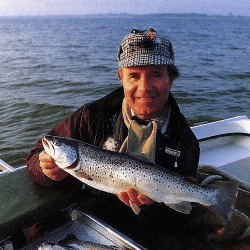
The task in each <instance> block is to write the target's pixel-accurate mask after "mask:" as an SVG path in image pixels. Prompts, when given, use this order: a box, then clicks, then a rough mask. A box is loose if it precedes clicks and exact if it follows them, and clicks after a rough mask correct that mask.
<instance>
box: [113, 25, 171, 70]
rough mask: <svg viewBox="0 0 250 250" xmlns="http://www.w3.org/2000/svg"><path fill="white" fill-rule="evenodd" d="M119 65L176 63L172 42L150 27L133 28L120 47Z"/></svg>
mask: <svg viewBox="0 0 250 250" xmlns="http://www.w3.org/2000/svg"><path fill="white" fill-rule="evenodd" d="M117 58H118V66H119V67H131V66H145V65H168V64H174V51H173V46H172V43H171V42H170V41H169V40H168V39H167V38H165V37H163V36H159V35H158V33H157V32H156V31H155V30H154V29H153V28H150V29H149V30H143V31H140V30H136V29H134V30H132V31H131V33H130V34H129V35H128V36H126V37H125V38H124V39H123V41H122V42H121V44H120V46H119V49H118V55H117Z"/></svg>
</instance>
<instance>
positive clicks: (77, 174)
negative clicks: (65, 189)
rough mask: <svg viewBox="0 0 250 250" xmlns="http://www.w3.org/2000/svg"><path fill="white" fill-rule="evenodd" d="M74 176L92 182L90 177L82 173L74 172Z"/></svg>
mask: <svg viewBox="0 0 250 250" xmlns="http://www.w3.org/2000/svg"><path fill="white" fill-rule="evenodd" d="M75 175H76V176H77V177H78V178H84V179H87V180H89V181H93V179H92V178H91V177H90V176H88V175H87V174H85V173H84V172H75Z"/></svg>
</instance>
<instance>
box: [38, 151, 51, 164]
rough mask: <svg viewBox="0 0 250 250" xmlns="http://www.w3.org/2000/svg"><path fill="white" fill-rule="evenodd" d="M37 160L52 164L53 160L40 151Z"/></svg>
mask: <svg viewBox="0 0 250 250" xmlns="http://www.w3.org/2000/svg"><path fill="white" fill-rule="evenodd" d="M39 160H40V161H47V162H54V160H53V158H52V157H51V156H50V155H48V154H47V153H46V152H45V151H42V152H41V153H40V154H39Z"/></svg>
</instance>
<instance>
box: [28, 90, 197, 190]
mask: <svg viewBox="0 0 250 250" xmlns="http://www.w3.org/2000/svg"><path fill="white" fill-rule="evenodd" d="M123 98H124V94H123V88H122V87H120V88H118V89H117V90H115V91H114V92H112V93H110V94H108V95H107V96H105V97H103V98H101V99H100V100H97V101H94V102H91V103H88V104H85V105H83V106H82V107H81V108H79V109H78V110H76V111H75V112H74V113H73V114H72V115H70V116H69V117H68V118H66V119H65V120H63V121H62V122H61V123H60V124H59V125H57V126H56V127H55V128H54V129H53V130H52V131H50V132H49V134H51V135H56V136H63V137H68V138H73V139H77V140H80V141H84V142H87V143H90V144H93V145H96V146H98V147H102V145H103V143H104V142H105V140H106V139H107V137H109V136H112V133H113V126H114V123H115V121H116V119H117V117H118V114H119V113H120V112H121V108H122V101H123ZM169 104H170V106H171V113H170V121H169V126H168V129H167V131H166V132H165V134H164V135H163V134H162V133H161V132H158V134H157V151H156V163H157V164H159V165H161V166H162V167H164V168H167V169H169V170H172V171H175V172H177V173H179V174H182V175H185V176H195V173H196V170H197V167H198V161H199V143H198V140H197V139H196V137H195V135H194V134H193V132H192V131H191V129H190V127H189V126H188V125H187V121H186V119H185V118H184V116H183V115H182V114H181V113H180V110H179V107H178V105H177V103H176V101H175V100H174V98H173V96H172V95H171V93H170V95H169ZM126 137H127V127H126V125H125V124H124V122H123V120H122V121H121V124H120V133H119V141H118V149H119V147H120V146H121V145H122V143H123V141H124V139H125V138H126ZM42 151H43V146H42V142H41V139H40V140H39V141H38V142H37V144H36V146H35V148H34V149H33V150H32V151H31V152H30V154H29V155H28V157H27V167H28V172H29V174H30V176H31V177H32V178H33V179H34V180H35V181H36V182H37V183H39V184H40V185H42V186H51V185H53V184H55V183H56V182H55V181H52V180H50V179H49V178H47V177H46V176H45V175H44V174H43V172H42V169H41V167H40V165H39V160H38V156H39V154H40V153H41V152H42ZM178 154H180V155H179V156H178ZM176 162H177V167H175V165H176ZM60 183H63V182H60Z"/></svg>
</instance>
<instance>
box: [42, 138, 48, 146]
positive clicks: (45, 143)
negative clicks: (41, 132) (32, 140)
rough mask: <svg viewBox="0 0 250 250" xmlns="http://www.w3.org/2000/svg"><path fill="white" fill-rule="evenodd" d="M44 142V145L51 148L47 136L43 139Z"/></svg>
mask: <svg viewBox="0 0 250 250" xmlns="http://www.w3.org/2000/svg"><path fill="white" fill-rule="evenodd" d="M42 143H43V145H44V146H46V147H48V148H49V143H48V140H47V139H46V138H45V137H43V139H42Z"/></svg>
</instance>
